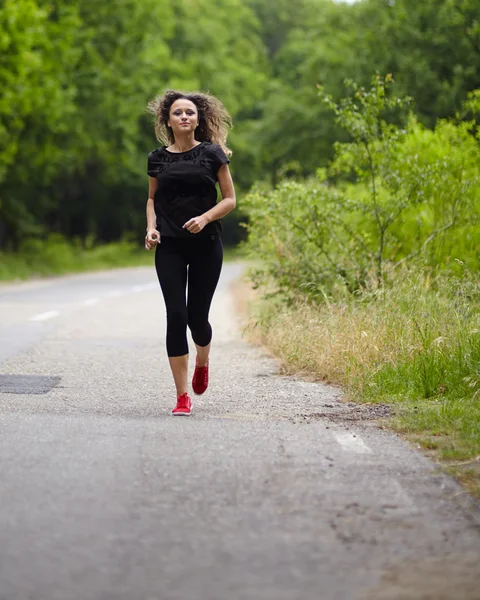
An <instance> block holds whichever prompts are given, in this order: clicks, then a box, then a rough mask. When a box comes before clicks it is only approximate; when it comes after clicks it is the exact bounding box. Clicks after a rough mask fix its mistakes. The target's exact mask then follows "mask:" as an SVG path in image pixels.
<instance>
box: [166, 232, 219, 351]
mask: <svg viewBox="0 0 480 600" xmlns="http://www.w3.org/2000/svg"><path fill="white" fill-rule="evenodd" d="M222 261H223V245H222V240H221V238H220V236H219V235H218V234H215V235H211V236H210V235H209V236H207V237H205V238H197V239H195V238H193V237H192V239H180V238H173V237H162V239H161V242H160V243H159V244H158V245H157V248H156V251H155V268H156V270H157V275H158V281H159V282H160V287H161V288H162V293H163V298H164V299H165V306H166V309H167V354H168V356H184V355H185V354H188V343H187V325H188V326H189V327H190V331H191V332H192V338H193V341H194V342H195V344H197V345H198V346H208V344H209V343H210V342H211V340H212V327H211V325H210V323H209V322H208V313H209V311H210V305H211V303H212V298H213V293H214V292H215V288H216V287H217V283H218V279H219V277H220V271H221V270H222ZM187 281H188V298H186V288H187Z"/></svg>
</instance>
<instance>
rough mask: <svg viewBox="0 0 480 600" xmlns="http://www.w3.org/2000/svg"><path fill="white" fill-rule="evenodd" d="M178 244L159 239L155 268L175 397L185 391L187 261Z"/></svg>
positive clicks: (186, 368)
mask: <svg viewBox="0 0 480 600" xmlns="http://www.w3.org/2000/svg"><path fill="white" fill-rule="evenodd" d="M177 242H180V240H170V239H167V238H163V239H162V241H161V243H160V244H158V245H157V248H156V251H155V268H156V270H157V276H158V281H159V282H160V287H161V289H162V293H163V298H164V300H165V307H166V309H167V354H168V360H169V363H170V368H171V370H172V374H173V379H174V381H175V387H176V390H177V396H181V395H182V394H184V393H185V392H187V390H188V343H187V323H188V313H187V306H186V299H185V295H186V285H187V258H186V256H185V253H184V252H182V251H181V248H180V245H179V244H178V243H177Z"/></svg>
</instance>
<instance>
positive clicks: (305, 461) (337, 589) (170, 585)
mask: <svg viewBox="0 0 480 600" xmlns="http://www.w3.org/2000/svg"><path fill="white" fill-rule="evenodd" d="M241 269H242V267H241V266H240V265H237V264H227V265H226V266H225V268H224V272H223V275H222V279H221V283H220V286H219V289H218V292H217V295H216V297H215V301H214V304H213V307H212V325H213V328H214V349H213V353H212V361H211V387H210V389H209V390H208V391H207V393H206V394H205V395H204V396H202V397H201V398H196V397H194V409H195V413H194V416H192V417H191V418H189V419H188V418H180V419H179V418H177V419H173V418H172V417H171V415H170V411H171V409H172V407H173V404H174V401H175V393H174V388H173V384H172V381H171V375H170V372H169V369H168V365H167V358H166V353H165V349H164V336H165V316H164V308H163V300H162V297H161V294H160V291H159V289H158V285H157V282H156V279H155V276H154V272H153V270H152V269H150V268H139V269H122V270H116V271H111V272H102V273H95V274H85V275H76V276H69V277H62V278H57V279H50V280H45V281H37V282H29V283H24V284H15V285H2V286H0V432H1V435H0V600H247V599H248V600H357V599H358V600H360V599H363V598H368V599H371V600H373V599H377V600H386V599H390V600H393V599H395V600H408V599H415V600H419V599H422V600H426V599H431V600H444V599H449V600H450V599H451V600H478V599H480V567H479V564H480V562H479V559H480V528H479V524H480V518H479V514H480V513H479V511H478V507H477V506H476V505H475V503H474V502H473V501H472V500H471V499H470V497H469V496H468V495H467V494H466V493H465V492H464V491H463V490H462V489H461V488H460V487H459V486H457V485H456V484H455V483H454V482H453V481H452V480H451V479H450V478H448V477H446V476H445V475H443V474H442V473H441V472H439V470H438V468H437V467H436V466H435V465H434V464H433V463H431V462H430V461H428V460H427V459H426V458H424V457H423V456H422V455H421V454H420V453H419V452H417V451H416V450H415V449H413V448H412V447H411V446H409V445H407V444H406V443H405V442H404V441H402V440H401V439H400V438H399V437H397V436H395V435H394V434H391V433H389V432H386V431H385V430H382V429H379V428H377V427H376V426H375V424H374V423H373V422H371V421H368V420H367V421H365V420H351V419H350V416H351V415H356V414H358V411H355V410H354V409H353V408H352V407H351V406H348V405H344V404H342V403H341V402H340V391H339V390H338V389H335V388H331V387H327V386H324V385H321V384H315V383H311V382H305V381H301V380H297V379H295V378H291V377H290V378H286V377H281V376H279V375H278V374H277V365H276V363H275V361H274V360H272V359H271V358H269V357H268V356H266V355H265V353H263V352H262V351H260V350H258V349H255V348H253V347H251V346H249V345H248V344H247V343H245V342H244V341H242V338H241V334H240V332H239V327H238V323H237V321H236V317H235V312H234V301H233V297H232V291H231V290H232V287H231V283H232V282H233V281H234V280H235V278H237V277H238V276H239V275H240V273H241ZM193 359H194V357H193V356H192V357H191V362H192V364H193Z"/></svg>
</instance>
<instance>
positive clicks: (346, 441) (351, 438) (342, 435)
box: [332, 431, 372, 454]
mask: <svg viewBox="0 0 480 600" xmlns="http://www.w3.org/2000/svg"><path fill="white" fill-rule="evenodd" d="M332 433H333V436H334V438H335V439H336V440H337V442H338V443H339V444H340V446H342V448H345V449H346V450H351V451H352V452H356V453H357V454H371V452H372V450H371V449H370V448H369V447H368V446H367V445H366V444H365V442H364V441H363V440H362V439H361V438H359V437H358V435H356V434H354V433H350V432H349V431H336V432H335V431H333V432H332Z"/></svg>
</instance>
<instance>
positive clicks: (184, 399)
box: [172, 392, 192, 417]
mask: <svg viewBox="0 0 480 600" xmlns="http://www.w3.org/2000/svg"><path fill="white" fill-rule="evenodd" d="M191 411H192V402H191V400H190V398H189V396H188V394H187V392H185V393H184V394H182V395H181V396H179V397H178V398H177V406H176V407H175V408H174V409H173V410H172V415H173V416H174V417H177V416H182V417H188V416H190V413H191Z"/></svg>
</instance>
